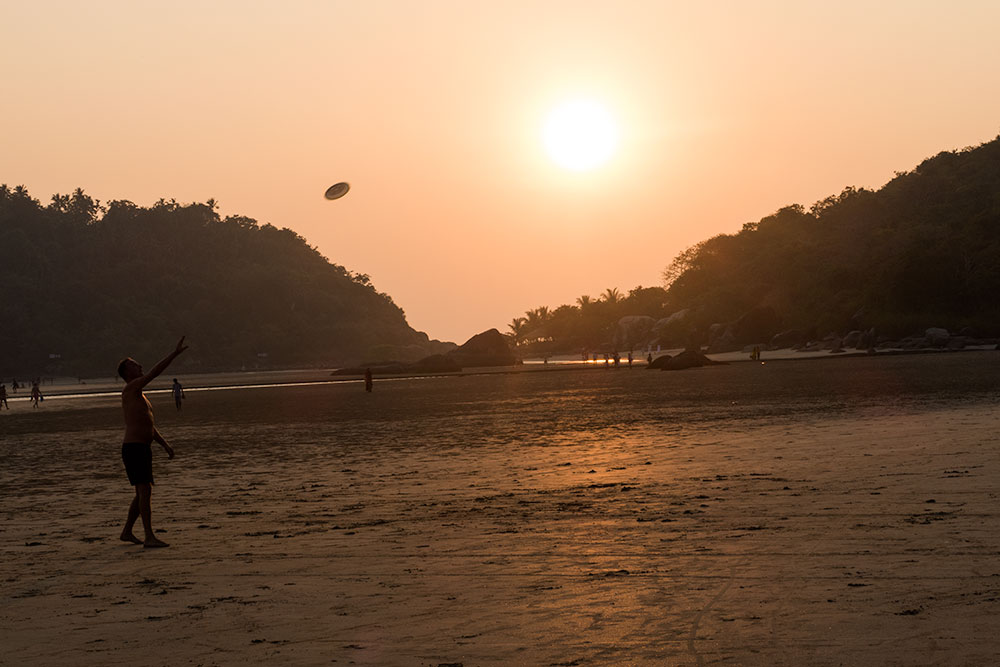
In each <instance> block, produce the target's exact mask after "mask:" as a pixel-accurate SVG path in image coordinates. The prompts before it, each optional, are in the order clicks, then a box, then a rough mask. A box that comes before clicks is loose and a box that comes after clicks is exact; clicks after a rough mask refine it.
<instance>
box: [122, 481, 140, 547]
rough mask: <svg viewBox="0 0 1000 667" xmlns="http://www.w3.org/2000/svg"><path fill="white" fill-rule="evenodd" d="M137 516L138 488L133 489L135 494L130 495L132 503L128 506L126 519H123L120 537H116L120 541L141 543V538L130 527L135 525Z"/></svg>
mask: <svg viewBox="0 0 1000 667" xmlns="http://www.w3.org/2000/svg"><path fill="white" fill-rule="evenodd" d="M138 518H139V489H138V488H137V489H136V491H135V495H134V496H132V504H131V505H129V506H128V519H126V520H125V527H124V528H122V534H121V537H120V538H118V539H120V540H121V541H122V542H131V543H132V544H142V540H140V539H139V538H138V537H136V536H135V535H134V534H133V533H132V527H133V526H135V520H136V519H138Z"/></svg>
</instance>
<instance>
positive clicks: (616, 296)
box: [601, 287, 622, 305]
mask: <svg viewBox="0 0 1000 667" xmlns="http://www.w3.org/2000/svg"><path fill="white" fill-rule="evenodd" d="M601 300H603V301H604V302H605V303H610V304H611V305H614V304H616V303H618V302H619V301H621V300H622V293H621V292H619V291H618V288H617V287H609V288H608V289H606V290H604V294H602V295H601Z"/></svg>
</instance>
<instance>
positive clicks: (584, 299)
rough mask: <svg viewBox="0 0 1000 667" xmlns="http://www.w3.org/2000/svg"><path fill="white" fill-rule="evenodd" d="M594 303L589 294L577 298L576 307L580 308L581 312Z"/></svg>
mask: <svg viewBox="0 0 1000 667" xmlns="http://www.w3.org/2000/svg"><path fill="white" fill-rule="evenodd" d="M593 303H594V300H593V299H591V298H590V296H588V295H587V294H584V295H583V296H578V297H576V305H578V306H580V310H583V309H584V308H589V307H590V306H591V305H592V304H593Z"/></svg>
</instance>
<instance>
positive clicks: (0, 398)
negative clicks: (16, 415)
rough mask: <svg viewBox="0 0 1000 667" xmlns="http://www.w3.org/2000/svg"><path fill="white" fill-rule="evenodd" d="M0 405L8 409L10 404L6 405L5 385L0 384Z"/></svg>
mask: <svg viewBox="0 0 1000 667" xmlns="http://www.w3.org/2000/svg"><path fill="white" fill-rule="evenodd" d="M0 405H3V406H4V407H5V408H7V409H8V410H10V406H9V405H7V385H5V384H0Z"/></svg>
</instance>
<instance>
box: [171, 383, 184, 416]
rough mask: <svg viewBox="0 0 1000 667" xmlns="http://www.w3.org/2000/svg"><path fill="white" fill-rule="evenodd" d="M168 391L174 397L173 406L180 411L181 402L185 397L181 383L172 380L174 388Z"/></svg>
mask: <svg viewBox="0 0 1000 667" xmlns="http://www.w3.org/2000/svg"><path fill="white" fill-rule="evenodd" d="M170 391H171V393H173V395H174V405H176V406H177V409H178V410H180V409H181V401H183V400H184V399H185V398H186V396H184V387H182V386H181V383H180V382H178V381H177V378H174V386H173V387H171V388H170Z"/></svg>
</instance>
